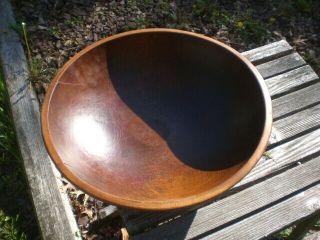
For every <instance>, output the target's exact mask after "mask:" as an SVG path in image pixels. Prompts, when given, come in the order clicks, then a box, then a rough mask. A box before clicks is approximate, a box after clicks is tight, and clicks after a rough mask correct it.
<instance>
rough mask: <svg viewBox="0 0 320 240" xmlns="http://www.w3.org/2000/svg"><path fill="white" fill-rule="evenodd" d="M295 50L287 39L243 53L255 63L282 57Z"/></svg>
mask: <svg viewBox="0 0 320 240" xmlns="http://www.w3.org/2000/svg"><path fill="white" fill-rule="evenodd" d="M292 51H293V49H292V47H291V46H290V45H289V43H287V41H285V40H281V41H278V42H274V43H270V44H267V45H265V46H262V47H258V48H255V49H252V50H249V51H246V52H243V53H242V55H243V56H245V57H246V58H247V59H249V60H250V61H251V62H252V63H253V64H261V63H263V62H267V61H270V60H273V59H275V58H279V57H282V56H284V55H287V54H289V53H291V52H292Z"/></svg>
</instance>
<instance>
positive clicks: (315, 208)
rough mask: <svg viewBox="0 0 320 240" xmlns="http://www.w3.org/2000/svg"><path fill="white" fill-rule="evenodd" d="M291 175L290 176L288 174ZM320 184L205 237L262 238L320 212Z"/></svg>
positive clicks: (225, 239)
mask: <svg viewBox="0 0 320 240" xmlns="http://www.w3.org/2000/svg"><path fill="white" fill-rule="evenodd" d="M288 177H289V176H288ZM319 192H320V184H317V185H316V186H313V187H310V188H309V189H307V190H303V191H301V193H299V194H296V195H294V196H292V197H291V198H289V199H287V200H285V201H282V202H280V203H278V204H276V205H274V206H271V207H270V208H268V209H266V210H264V211H262V212H260V213H258V214H256V215H253V216H251V217H249V218H246V219H244V220H243V221H241V222H240V223H237V224H236V225H234V226H230V227H227V228H224V229H223V230H222V231H219V232H216V233H214V234H211V235H208V236H206V237H205V238H203V239H216V240H219V239H223V240H227V239H230V240H231V239H250V240H251V239H252V240H255V239H261V236H267V235H270V234H272V233H274V232H276V231H277V230H279V229H282V228H284V227H287V226H289V225H291V224H293V223H295V222H297V221H301V220H302V219H304V218H306V217H308V216H310V215H311V214H314V213H319V212H320V195H319Z"/></svg>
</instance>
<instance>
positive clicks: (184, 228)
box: [134, 157, 320, 239]
mask: <svg viewBox="0 0 320 240" xmlns="http://www.w3.org/2000/svg"><path fill="white" fill-rule="evenodd" d="M319 172H320V157H318V158H316V159H313V160H311V161H309V162H306V163H304V164H301V165H298V166H296V167H294V168H292V169H290V170H288V171H286V172H284V173H282V174H279V175H276V176H274V177H272V178H269V179H267V180H266V181H263V182H261V183H258V184H256V185H253V186H252V187H250V188H247V189H245V190H243V191H240V192H238V193H235V194H233V195H231V196H229V197H228V198H224V199H222V200H220V201H217V202H215V203H212V204H210V205H208V206H206V207H203V208H200V209H198V210H197V211H194V212H190V213H188V214H186V215H184V216H182V217H180V218H178V219H176V220H173V221H172V222H171V223H170V224H168V225H162V226H159V227H157V228H156V229H153V230H152V231H151V232H149V233H144V234H141V235H138V236H137V237H136V238H134V239H166V238H167V239H191V238H195V237H199V236H201V235H205V234H206V233H207V232H213V231H215V230H216V229H217V228H219V227H221V226H226V225H228V224H229V225H231V224H234V223H235V222H236V221H239V219H241V218H242V217H244V216H246V215H250V214H251V213H252V212H254V211H259V210H260V209H261V208H263V207H265V206H266V205H268V204H272V203H273V202H276V201H279V200H280V199H281V198H283V197H286V196H288V195H290V194H293V193H295V192H297V191H298V190H300V189H303V188H306V187H308V186H309V185H311V184H314V183H316V182H320V174H319ZM289 176H290V177H289ZM279 183H281V185H279ZM253 199H254V201H253ZM319 200H320V196H319ZM266 227H267V226H266ZM260 236H261V235H260ZM240 239H242V238H240Z"/></svg>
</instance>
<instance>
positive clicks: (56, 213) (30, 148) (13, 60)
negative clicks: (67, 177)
mask: <svg viewBox="0 0 320 240" xmlns="http://www.w3.org/2000/svg"><path fill="white" fill-rule="evenodd" d="M0 16H1V17H0V29H1V30H2V31H1V33H0V58H1V64H2V67H3V73H4V77H5V80H6V86H7V89H8V93H9V95H10V102H11V110H12V113H13V120H14V124H15V128H16V134H17V139H18V145H19V148H20V151H21V155H22V159H23V163H24V167H25V170H26V175H27V179H28V183H29V187H30V192H31V195H32V199H33V204H34V207H35V211H36V215H37V218H38V222H39V225H40V229H41V234H42V238H43V239H46V240H47V239H52V240H65V239H68V240H69V239H78V238H77V237H76V236H75V231H76V229H75V228H74V226H76V223H75V219H74V217H73V216H71V218H70V215H68V213H71V214H72V210H71V208H70V205H69V208H68V209H66V208H65V207H67V206H68V205H66V204H64V203H65V202H63V200H62V198H61V195H60V192H59V189H58V186H57V183H56V178H55V176H54V173H53V169H52V167H51V160H50V158H49V156H48V154H47V151H46V149H45V147H44V144H43V140H42V135H41V131H40V114H39V105H38V102H37V98H36V95H35V93H34V91H33V88H32V87H31V85H30V84H29V83H30V80H29V73H28V66H27V63H26V58H25V55H24V51H23V48H22V46H21V43H20V40H19V37H18V36H17V34H16V33H15V32H14V31H13V30H11V28H10V26H12V25H15V21H14V18H13V13H12V9H11V6H10V4H9V2H8V1H7V0H1V1H0Z"/></svg>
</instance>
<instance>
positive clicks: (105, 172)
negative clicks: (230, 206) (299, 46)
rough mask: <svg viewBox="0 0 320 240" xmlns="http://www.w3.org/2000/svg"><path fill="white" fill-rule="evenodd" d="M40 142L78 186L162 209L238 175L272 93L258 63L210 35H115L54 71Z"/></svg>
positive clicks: (266, 130) (254, 148)
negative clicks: (250, 60) (268, 89)
mask: <svg viewBox="0 0 320 240" xmlns="http://www.w3.org/2000/svg"><path fill="white" fill-rule="evenodd" d="M41 121H42V131H43V136H44V140H45V144H46V147H47V149H48V152H49V154H50V155H51V157H52V159H53V161H54V162H55V164H56V165H57V167H58V169H59V170H60V171H61V172H62V173H63V174H64V175H65V176H66V177H67V178H68V179H69V180H70V181H71V182H72V183H74V184H75V185H76V186H78V187H79V188H81V189H82V190H84V191H85V192H87V193H89V194H91V195H93V196H95V197H97V198H99V199H101V200H104V201H107V202H111V203H113V204H116V205H121V206H126V207H131V208H139V209H149V210H165V209H173V208H181V207H186V206H190V205H193V204H197V203H200V202H204V201H207V200H209V199H212V198H213V197H215V196H217V195H218V194H220V193H222V192H224V191H226V190H227V189H229V188H230V187H232V186H233V185H234V184H236V183H237V182H238V181H239V180H240V179H241V178H243V177H244V176H245V175H246V174H247V173H248V172H249V171H250V170H251V169H252V167H253V166H254V165H255V163H256V162H257V161H258V159H259V158H260V157H261V155H262V154H263V152H264V150H265V147H266V145H267V141H268V138H269V134H270V130H271V124H272V116H271V100H270V97H269V94H268V92H267V90H266V87H265V85H264V83H263V79H262V77H261V76H260V74H259V73H258V72H257V70H256V69H255V67H254V66H253V65H252V64H251V63H250V62H249V61H248V60H246V59H245V58H244V57H242V56H241V55H240V54H239V53H238V52H236V51H235V50H233V49H231V48H230V47H228V46H226V45H224V44H222V43H220V42H218V41H215V40H212V39H211V38H208V37H205V36H202V35H198V34H194V33H189V32H184V31H179V30H172V29H146V30H137V31H131V32H126V33H122V34H118V35H115V36H112V37H109V38H106V39H103V40H101V41H98V42H96V43H94V44H93V45H91V46H89V47H87V48H85V49H84V50H82V51H81V52H79V53H78V54H77V55H75V56H74V57H73V58H72V59H70V60H69V61H68V62H67V63H66V64H65V65H64V67H63V68H62V69H60V71H59V72H58V74H57V75H56V76H55V78H54V80H53V82H52V83H51V85H50V88H49V90H48V92H47V94H46V97H45V101H44V104H43V107H42V116H41Z"/></svg>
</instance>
